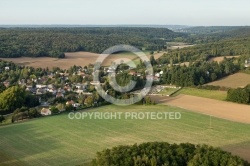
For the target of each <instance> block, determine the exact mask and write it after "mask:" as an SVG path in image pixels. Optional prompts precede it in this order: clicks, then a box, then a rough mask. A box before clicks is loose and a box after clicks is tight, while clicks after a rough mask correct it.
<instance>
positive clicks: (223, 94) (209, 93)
mask: <svg viewBox="0 0 250 166" xmlns="http://www.w3.org/2000/svg"><path fill="white" fill-rule="evenodd" d="M179 94H185V95H191V96H198V97H205V98H209V99H216V100H222V101H225V100H226V98H227V91H220V90H206V89H197V88H182V89H181V90H179V91H178V92H177V93H175V94H174V96H177V95H179Z"/></svg>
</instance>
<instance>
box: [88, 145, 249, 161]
mask: <svg viewBox="0 0 250 166" xmlns="http://www.w3.org/2000/svg"><path fill="white" fill-rule="evenodd" d="M92 165H93V166H103V165H107V166H108V165H117V166H118V165H124V166H158V165H161V166H170V165H171V166H201V165H209V166H218V165H220V166H228V165H231V166H249V165H250V164H249V163H247V162H246V161H244V160H242V159H240V158H239V157H237V156H233V155H232V154H230V153H229V152H225V151H222V150H221V149H219V148H213V147H210V146H207V145H196V146H195V145H193V144H189V143H186V144H179V145H177V144H168V143H164V142H153V143H143V144H140V145H137V144H135V145H131V146H118V147H114V148H112V149H106V150H104V151H102V152H98V153H97V156H96V158H95V159H94V160H93V161H92Z"/></svg>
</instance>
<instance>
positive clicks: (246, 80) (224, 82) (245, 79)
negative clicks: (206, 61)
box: [207, 73, 250, 88]
mask: <svg viewBox="0 0 250 166" xmlns="http://www.w3.org/2000/svg"><path fill="white" fill-rule="evenodd" d="M248 84H250V75H249V74H245V73H236V74H232V75H230V76H227V77H225V78H222V79H220V80H217V81H214V82H211V83H208V84H207V85H213V86H224V87H230V88H238V87H241V88H243V87H245V86H246V85H248Z"/></svg>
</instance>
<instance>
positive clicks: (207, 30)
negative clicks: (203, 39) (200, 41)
mask: <svg viewBox="0 0 250 166" xmlns="http://www.w3.org/2000/svg"><path fill="white" fill-rule="evenodd" d="M239 28H242V27H241V26H198V27H187V28H183V29H181V30H180V31H179V32H185V33H189V34H214V33H224V32H228V31H232V30H237V29H239Z"/></svg>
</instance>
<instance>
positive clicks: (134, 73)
mask: <svg viewBox="0 0 250 166" xmlns="http://www.w3.org/2000/svg"><path fill="white" fill-rule="evenodd" d="M128 74H129V75H132V76H134V75H136V71H134V70H130V72H129V73H128Z"/></svg>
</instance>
